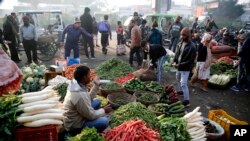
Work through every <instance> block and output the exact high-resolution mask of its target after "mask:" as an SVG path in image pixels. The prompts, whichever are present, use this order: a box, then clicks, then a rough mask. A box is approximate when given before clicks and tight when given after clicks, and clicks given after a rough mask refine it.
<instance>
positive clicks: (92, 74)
mask: <svg viewBox="0 0 250 141" xmlns="http://www.w3.org/2000/svg"><path fill="white" fill-rule="evenodd" d="M78 66H80V65H79V64H74V65H71V66H69V67H67V68H66V71H65V77H66V78H68V79H74V71H75V69H76V68H77V67H78ZM95 77H96V73H95V72H94V70H92V69H90V78H91V80H93V79H94V78H95Z"/></svg>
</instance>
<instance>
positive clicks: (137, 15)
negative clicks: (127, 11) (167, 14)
mask: <svg viewBox="0 0 250 141" xmlns="http://www.w3.org/2000/svg"><path fill="white" fill-rule="evenodd" d="M133 16H134V17H133V20H135V23H136V25H137V26H140V25H141V24H142V19H141V18H140V17H139V14H138V13H137V12H134V14H133Z"/></svg>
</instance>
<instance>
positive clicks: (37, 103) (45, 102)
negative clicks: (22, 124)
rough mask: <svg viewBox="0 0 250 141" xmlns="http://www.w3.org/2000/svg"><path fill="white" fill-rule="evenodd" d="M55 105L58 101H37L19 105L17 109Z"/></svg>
mask: <svg viewBox="0 0 250 141" xmlns="http://www.w3.org/2000/svg"><path fill="white" fill-rule="evenodd" d="M57 103H58V101H54V100H42V101H37V102H31V103H26V104H21V105H19V106H18V108H25V107H29V106H34V105H39V104H57Z"/></svg>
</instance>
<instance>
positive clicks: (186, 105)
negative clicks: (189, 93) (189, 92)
mask: <svg viewBox="0 0 250 141" xmlns="http://www.w3.org/2000/svg"><path fill="white" fill-rule="evenodd" d="M182 104H183V105H184V106H185V107H189V106H190V103H189V100H184V101H183V102H182Z"/></svg>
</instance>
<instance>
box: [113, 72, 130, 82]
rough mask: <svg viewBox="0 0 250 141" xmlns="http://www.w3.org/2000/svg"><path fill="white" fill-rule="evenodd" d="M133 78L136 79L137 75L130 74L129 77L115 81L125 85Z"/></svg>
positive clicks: (118, 78)
mask: <svg viewBox="0 0 250 141" xmlns="http://www.w3.org/2000/svg"><path fill="white" fill-rule="evenodd" d="M133 78H135V75H133V74H131V73H130V74H127V75H125V76H122V77H117V78H116V79H115V82H116V83H118V84H123V83H126V82H127V81H129V80H131V79H133Z"/></svg>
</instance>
